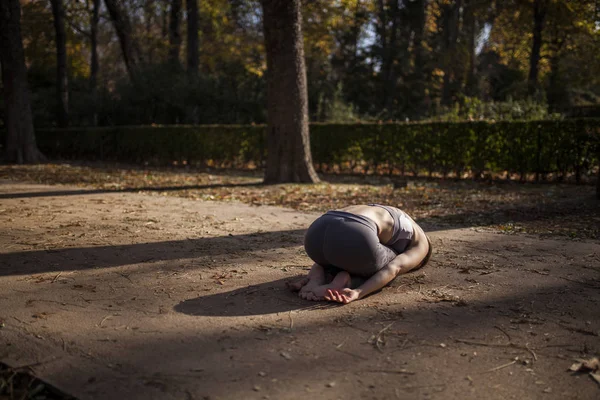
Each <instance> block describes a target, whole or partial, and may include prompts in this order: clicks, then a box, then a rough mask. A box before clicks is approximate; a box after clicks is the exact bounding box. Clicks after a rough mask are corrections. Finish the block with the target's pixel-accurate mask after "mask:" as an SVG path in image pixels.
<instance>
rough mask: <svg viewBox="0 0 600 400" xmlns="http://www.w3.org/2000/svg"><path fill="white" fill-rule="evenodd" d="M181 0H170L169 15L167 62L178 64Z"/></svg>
mask: <svg viewBox="0 0 600 400" xmlns="http://www.w3.org/2000/svg"><path fill="white" fill-rule="evenodd" d="M180 25H181V0H172V1H171V16H170V19H169V62H170V63H171V64H172V65H175V66H179V52H180V50H181V32H180V30H181V29H180Z"/></svg>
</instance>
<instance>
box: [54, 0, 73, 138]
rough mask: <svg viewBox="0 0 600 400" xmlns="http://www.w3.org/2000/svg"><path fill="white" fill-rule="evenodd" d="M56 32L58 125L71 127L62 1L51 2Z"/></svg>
mask: <svg viewBox="0 0 600 400" xmlns="http://www.w3.org/2000/svg"><path fill="white" fill-rule="evenodd" d="M50 4H51V5H52V16H53V17H54V31H55V33H56V36H55V37H56V95H57V100H58V101H57V110H56V111H57V115H56V125H57V126H58V127H59V128H66V127H67V126H68V125H69V78H68V74H67V35H66V34H65V11H64V8H63V2H62V0H50Z"/></svg>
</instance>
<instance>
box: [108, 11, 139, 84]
mask: <svg viewBox="0 0 600 400" xmlns="http://www.w3.org/2000/svg"><path fill="white" fill-rule="evenodd" d="M104 4H106V8H107V9H108V13H109V14H110V18H111V20H112V23H113V26H114V27H115V31H116V32H117V36H118V37H119V43H120V44H121V52H122V53H123V60H124V61H125V67H126V68H127V73H128V74H129V77H130V78H131V80H132V81H133V82H135V81H136V78H137V68H138V64H139V61H140V60H139V51H138V50H137V47H136V45H135V43H134V41H133V37H132V29H131V22H130V21H129V17H128V16H127V14H126V13H125V12H124V11H123V10H122V9H121V8H120V7H119V3H118V1H117V0H104Z"/></svg>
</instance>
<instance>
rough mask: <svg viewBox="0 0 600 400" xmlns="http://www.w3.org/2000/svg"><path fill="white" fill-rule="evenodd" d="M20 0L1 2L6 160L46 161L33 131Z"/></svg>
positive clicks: (1, 53)
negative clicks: (22, 36)
mask: <svg viewBox="0 0 600 400" xmlns="http://www.w3.org/2000/svg"><path fill="white" fill-rule="evenodd" d="M20 19H21V6H20V4H19V0H4V1H2V2H0V63H2V83H3V86H4V102H5V108H6V117H5V124H6V131H7V132H6V133H7V134H6V159H7V161H9V162H17V163H19V164H22V163H36V162H40V161H43V160H44V156H43V155H42V153H41V152H40V151H39V150H38V148H37V144H36V141H35V134H34V130H33V117H32V115H31V99H30V94H29V87H28V85H27V67H26V66H25V54H24V52H23V40H22V38H21V22H20Z"/></svg>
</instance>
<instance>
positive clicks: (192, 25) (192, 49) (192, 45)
mask: <svg viewBox="0 0 600 400" xmlns="http://www.w3.org/2000/svg"><path fill="white" fill-rule="evenodd" d="M185 7H186V10H187V71H188V73H189V74H190V76H195V75H196V74H197V73H198V65H199V60H200V56H199V51H198V47H199V40H198V0H186V2H185Z"/></svg>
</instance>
